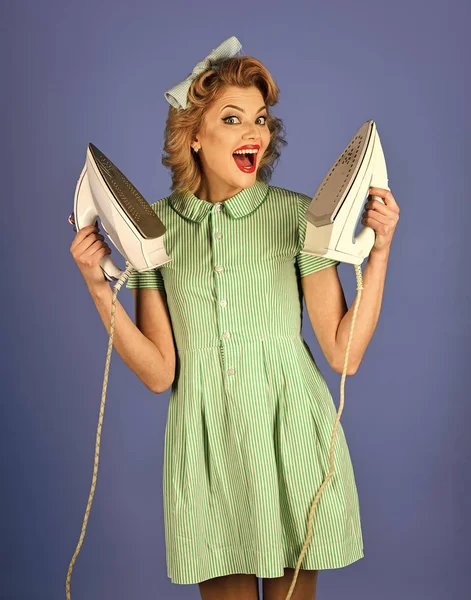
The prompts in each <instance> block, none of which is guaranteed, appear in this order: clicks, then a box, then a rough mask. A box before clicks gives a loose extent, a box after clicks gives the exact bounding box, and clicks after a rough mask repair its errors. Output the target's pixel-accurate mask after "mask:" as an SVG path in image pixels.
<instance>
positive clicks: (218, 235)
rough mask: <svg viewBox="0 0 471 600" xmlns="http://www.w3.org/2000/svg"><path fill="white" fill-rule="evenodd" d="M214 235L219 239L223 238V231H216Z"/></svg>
mask: <svg viewBox="0 0 471 600" xmlns="http://www.w3.org/2000/svg"><path fill="white" fill-rule="evenodd" d="M214 237H215V238H216V239H217V240H220V239H221V238H222V233H221V232H220V231H216V233H215V234H214Z"/></svg>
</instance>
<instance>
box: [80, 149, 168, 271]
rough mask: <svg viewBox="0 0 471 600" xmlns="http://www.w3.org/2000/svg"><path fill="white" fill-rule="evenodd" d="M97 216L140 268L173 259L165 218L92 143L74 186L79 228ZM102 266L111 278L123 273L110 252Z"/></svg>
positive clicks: (122, 250)
mask: <svg viewBox="0 0 471 600" xmlns="http://www.w3.org/2000/svg"><path fill="white" fill-rule="evenodd" d="M97 217H100V220H101V224H102V226H103V229H104V231H105V233H106V235H107V236H108V238H109V239H110V240H111V242H112V243H113V245H114V246H115V247H116V249H117V250H118V251H119V252H120V254H121V255H122V256H124V257H125V258H126V259H127V260H128V262H129V263H130V264H131V266H132V267H133V268H134V269H136V270H137V271H139V272H143V271H150V270H152V269H155V268H156V267H159V266H161V265H163V264H165V263H168V262H170V260H171V259H170V257H169V256H167V253H166V251H165V247H164V244H163V237H162V236H163V234H164V233H165V231H166V229H165V226H164V224H163V223H162V221H161V220H160V219H159V217H158V216H157V215H156V214H155V212H154V211H153V210H152V208H151V207H150V206H149V204H148V203H147V202H146V201H145V200H144V198H143V197H142V195H141V194H140V193H139V191H138V190H137V189H136V188H135V187H134V185H133V184H132V183H131V182H130V181H129V179H127V177H125V175H124V174H123V173H122V172H121V171H120V170H119V169H118V168H117V167H116V166H115V165H114V164H113V163H112V162H111V160H110V159H109V158H107V157H106V156H105V155H104V154H103V152H101V151H100V150H99V149H98V148H97V147H96V146H94V145H93V144H91V143H90V144H88V148H87V154H86V160H85V165H84V167H83V170H82V173H81V174H80V178H79V180H78V183H77V186H76V189H75V197H74V220H75V226H76V228H77V231H80V229H82V227H86V226H87V225H93V224H94V223H95V221H96V219H97ZM69 222H70V217H69ZM125 249H126V250H125ZM100 267H101V268H102V270H103V273H104V275H105V277H106V279H108V281H112V280H117V279H119V277H121V275H122V274H123V271H122V270H121V269H119V268H118V267H117V266H116V264H115V263H114V261H113V259H112V258H111V256H110V255H109V254H105V256H103V258H102V259H101V260H100Z"/></svg>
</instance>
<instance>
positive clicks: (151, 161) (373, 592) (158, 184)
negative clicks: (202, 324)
mask: <svg viewBox="0 0 471 600" xmlns="http://www.w3.org/2000/svg"><path fill="white" fill-rule="evenodd" d="M2 13H3V14H2V15H0V17H1V18H0V23H1V26H0V27H1V34H2V35H1V38H2V45H3V46H4V48H3V51H2V53H1V56H2V58H1V61H2V67H3V68H2V72H3V77H2V79H3V81H2V84H3V85H2V94H1V95H0V102H1V114H2V117H3V118H2V138H3V140H4V142H3V144H2V156H1V160H2V171H3V177H2V180H3V181H2V183H3V190H2V215H1V219H2V233H3V235H2V238H1V239H2V247H3V252H2V254H3V268H4V276H3V293H2V295H1V301H2V310H1V313H0V314H1V319H2V322H1V331H2V361H1V369H2V371H1V375H2V392H3V394H2V408H3V413H2V418H1V435H0V440H1V454H0V455H1V457H2V461H1V465H2V473H1V475H2V483H3V493H2V495H1V500H0V508H1V523H0V525H1V536H0V543H1V553H2V554H1V561H0V565H1V567H0V568H1V572H0V586H1V589H0V596H1V597H2V598H6V599H8V600H10V599H11V600H13V599H14V600H20V599H21V600H23V599H25V600H26V599H28V600H29V599H31V598H34V599H35V600H36V599H38V600H40V599H47V600H58V599H62V598H65V597H66V596H65V577H66V573H67V569H68V566H69V563H70V560H71V558H72V555H73V553H74V551H75V548H76V545H77V543H78V539H79V535H80V530H81V526H82V520H83V517H84V511H85V507H86V503H87V499H88V495H89V491H90V485H91V480H92V470H93V458H94V450H95V436H96V428H97V422H98V409H99V405H100V396H101V386H102V378H103V370H104V364H105V356H106V348H107V341H108V336H107V334H106V331H105V329H104V327H103V324H102V322H101V320H100V318H99V315H98V312H97V311H96V309H95V306H94V304H93V302H92V300H91V298H90V296H89V294H88V291H87V288H86V286H85V283H84V281H83V279H82V277H81V275H80V272H79V271H78V268H77V266H76V265H75V263H74V262H73V259H72V257H71V255H70V252H69V247H70V244H71V242H72V239H73V236H74V233H73V230H72V227H71V226H70V225H69V224H68V222H67V216H68V214H69V213H70V212H72V209H73V194H74V190H75V185H76V182H77V179H78V177H79V175H80V172H81V169H82V167H83V164H84V160H85V151H86V146H87V144H88V142H90V141H92V142H93V143H95V144H96V145H98V147H99V148H100V149H102V150H103V151H104V152H105V153H106V154H107V155H108V156H109V157H110V158H111V159H112V160H113V161H114V162H115V163H116V164H117V165H118V166H119V167H120V168H121V169H122V170H123V171H124V172H125V173H126V175H127V176H128V177H129V178H130V179H131V181H133V183H134V184H135V185H136V186H137V188H138V189H139V190H140V191H141V192H142V193H143V195H144V196H145V197H146V199H147V200H148V201H149V202H154V201H155V200H157V199H158V198H161V197H163V196H165V195H167V193H168V191H169V186H170V173H169V171H167V170H166V169H165V168H164V167H163V166H162V165H161V163H160V159H161V149H162V144H163V130H164V124H165V119H166V115H167V110H168V104H167V103H166V101H165V99H164V96H163V94H164V91H165V90H166V89H168V88H170V87H171V86H173V85H174V84H175V83H177V82H178V81H181V80H182V79H183V78H184V77H186V76H187V75H188V73H189V72H190V71H191V69H192V68H193V66H194V65H195V64H196V62H198V61H199V60H202V59H203V58H204V57H205V56H206V55H207V54H208V53H209V52H210V51H211V50H212V49H213V48H215V47H216V46H217V45H218V44H219V43H220V42H222V41H223V40H224V39H225V38H227V37H229V36H230V35H235V36H237V37H238V38H239V40H240V41H241V43H242V47H243V53H244V54H250V55H253V56H255V57H257V58H259V59H260V60H261V61H262V62H264V64H265V65H266V66H267V67H268V69H269V70H270V71H271V72H272V74H273V76H274V78H275V80H276V81H277V83H278V85H279V87H280V89H281V100H280V103H279V105H278V106H276V107H275V108H274V113H275V114H276V115H277V116H279V117H281V118H282V119H283V120H284V122H285V126H286V130H287V139H288V142H289V146H288V147H287V148H285V149H284V151H283V154H282V159H281V161H280V163H279V165H278V167H277V169H276V170H275V174H274V177H273V179H272V181H271V183H272V184H273V185H279V186H282V187H287V188H289V189H295V190H297V191H300V192H304V193H307V194H309V195H313V194H314V193H315V191H316V189H317V187H318V185H319V184H320V182H321V181H322V178H323V177H324V175H325V174H326V172H327V171H328V169H329V168H330V166H331V164H332V163H333V162H334V161H335V160H336V158H337V156H338V155H339V154H340V152H341V151H342V150H343V149H344V147H345V146H346V145H347V143H348V142H349V141H350V139H351V138H352V137H353V135H354V134H355V133H356V131H357V130H358V128H359V127H360V126H361V125H362V124H363V123H364V122H365V121H366V120H367V119H374V120H375V121H376V123H377V126H378V132H379V134H380V137H381V141H382V145H383V149H384V152H385V156H386V160H387V163H388V171H389V178H390V179H389V185H390V187H391V189H392V191H393V193H394V195H395V198H396V200H397V202H398V204H399V206H400V208H401V220H400V222H399V225H398V228H397V231H396V234H395V237H394V241H393V245H392V250H391V256H390V260H389V266H388V272H387V279H386V285H385V290H384V298H383V304H382V312H381V316H380V320H379V323H378V326H377V329H376V332H375V335H374V336H373V339H372V341H371V343H370V345H369V348H368V350H367V352H366V355H365V357H364V360H363V363H362V365H361V367H360V369H359V371H358V373H357V374H356V376H355V377H350V378H348V379H347V381H346V386H345V408H344V412H343V415H342V424H343V427H344V429H345V432H346V435H347V440H348V443H349V448H350V452H351V456H352V461H353V465H354V469H355V475H356V479H357V486H358V492H359V497H360V508H361V518H362V525H363V535H364V546H365V557H364V559H362V560H360V561H358V562H356V563H354V564H353V565H351V566H350V567H349V568H343V569H337V570H330V571H322V572H321V573H320V576H319V584H318V596H319V598H322V600H329V599H332V600H333V599H337V598H345V597H348V598H349V599H350V600H360V599H361V600H379V599H381V600H393V599H394V600H397V598H401V599H402V600H415V599H419V598H427V599H428V600H439V599H440V600H442V599H448V598H464V597H465V596H466V595H467V594H468V593H469V589H470V587H471V576H470V573H471V569H470V564H469V557H470V552H471V548H470V543H469V540H470V537H471V527H470V518H469V506H470V502H469V498H470V494H471V476H470V471H471V467H470V454H471V453H470V442H469V419H470V417H471V409H470V394H469V387H468V386H469V384H468V377H467V376H468V374H469V359H466V357H467V356H468V357H469V354H470V352H469V341H470V330H471V328H470V316H469V314H470V312H469V299H470V293H469V283H468V284H467V283H466V282H465V281H464V279H463V274H464V273H465V272H466V267H465V266H464V267H463V265H465V264H466V263H467V256H468V253H469V248H468V246H467V245H466V243H467V237H466V234H467V231H466V229H467V226H468V223H469V219H470V216H471V215H470V208H469V183H470V176H469V172H470V171H469V164H470V158H471V156H470V149H469V148H470V134H469V132H470V124H471V123H470V116H469V115H470V113H469V98H470V80H469V64H470V42H469V31H468V28H469V23H470V16H471V15H470V10H469V3H467V2H465V1H464V0H463V1H461V2H458V1H457V0H455V1H449V0H448V1H445V0H444V1H442V2H430V1H427V2H426V1H425V0H423V1H417V0H413V1H411V0H409V1H407V2H404V1H402V0H401V1H397V0H396V1H395V2H385V1H378V0H357V1H356V2H347V0H344V1H343V2H340V1H334V2H332V1H329V2H327V1H325V2H322V3H321V2H289V3H278V2H272V3H269V2H262V1H260V0H258V1H257V2H251V3H247V2H243V3H239V2H236V3H222V2H220V1H218V0H213V1H208V0H205V1H199V2H191V1H189V0H186V1H185V2H182V1H180V2H168V3H165V4H162V3H159V2H156V1H152V2H151V1H139V0H136V1H134V2H124V1H118V2H117V1H116V0H107V1H106V2H96V1H91V0H81V1H80V2H63V1H59V0H55V1H51V0H50V1H48V2H33V1H29V2H26V1H24V0H23V1H18V0H16V1H15V2H9V3H8V7H7V6H6V5H5V4H3V9H2ZM113 256H114V257H115V259H116V260H117V262H118V263H119V264H120V265H121V266H123V265H124V262H123V261H122V260H121V257H120V256H119V255H118V253H117V251H116V249H114V248H113ZM365 266H366V262H365V263H363V269H364V268H365ZM339 275H340V278H341V280H342V284H343V287H344V290H345V295H346V298H347V302H348V305H349V306H350V305H351V303H352V301H353V300H354V298H355V294H356V290H355V285H356V283H355V274H354V269H353V267H352V266H351V265H345V264H342V265H340V266H339ZM119 300H120V302H121V303H122V304H123V305H124V307H125V308H126V310H127V311H128V314H130V315H132V316H134V305H133V299H132V294H131V293H130V291H129V290H124V288H123V289H122V290H121V292H120V295H119ZM303 334H304V336H305V338H306V340H307V341H308V343H309V345H310V346H311V348H312V351H313V353H314V355H315V356H316V359H317V361H318V364H319V367H320V368H321V370H322V372H323V373H324V376H325V378H326V380H327V382H328V385H329V387H330V389H331V391H332V395H333V397H334V401H335V404H336V406H337V407H338V405H339V388H340V376H339V375H338V374H336V373H335V372H334V371H333V370H331V369H330V368H329V366H328V365H327V363H326V361H325V359H324V356H323V355H322V353H321V351H320V348H319V345H318V343H317V341H316V338H315V336H314V333H313V331H312V328H311V325H310V323H309V320H308V318H307V317H306V318H305V320H304V326H303ZM168 400H169V392H167V393H165V394H162V395H154V394H152V393H151V392H149V391H148V390H147V389H146V388H145V387H144V385H143V384H142V383H141V382H140V381H139V380H138V379H137V377H135V376H134V374H133V373H132V372H131V371H130V369H128V368H127V366H126V365H125V364H124V363H123V361H122V360H121V359H120V357H119V355H118V354H117V353H116V351H114V352H113V355H112V362H111V370H110V379H109V384H108V395H107V404H106V409H105V419H104V425H103V431H102V438H101V455H100V468H99V473H98V485H97V488H96V492H95V497H94V501H93V506H92V511H91V515H90V519H89V522H88V527H87V532H86V536H85V540H84V544H83V546H82V549H81V551H80V554H79V556H78V559H77V562H76V564H75V567H74V571H73V574H72V599H73V600H79V599H81V598H87V600H98V599H100V600H103V599H106V600H108V599H110V598H113V600H121V599H122V600H124V599H126V600H127V599H129V598H144V597H145V598H172V599H179V598H188V599H189V598H199V593H198V588H197V586H196V585H193V586H183V585H172V583H171V582H170V580H169V579H168V578H167V573H166V563H165V544H164V522H163V506H162V464H163V463H162V461H163V441H164V431H165V422H166V416H167V407H168Z"/></svg>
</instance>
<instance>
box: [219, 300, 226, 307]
mask: <svg viewBox="0 0 471 600" xmlns="http://www.w3.org/2000/svg"><path fill="white" fill-rule="evenodd" d="M219 305H220V306H222V307H223V308H224V307H225V306H227V301H226V300H221V302H219Z"/></svg>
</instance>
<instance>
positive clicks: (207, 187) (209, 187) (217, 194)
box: [195, 178, 244, 204]
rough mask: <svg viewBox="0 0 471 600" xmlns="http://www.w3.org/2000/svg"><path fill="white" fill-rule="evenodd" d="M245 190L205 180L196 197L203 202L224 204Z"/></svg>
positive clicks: (220, 182) (222, 182)
mask: <svg viewBox="0 0 471 600" xmlns="http://www.w3.org/2000/svg"><path fill="white" fill-rule="evenodd" d="M243 189H244V188H241V187H234V186H232V185H229V184H227V183H226V182H225V181H208V180H207V179H206V178H204V179H203V180H202V182H201V185H200V187H199V189H198V190H197V192H196V193H195V196H197V197H198V198H200V199H201V200H206V201H208V202H211V203H212V204H215V203H216V202H224V200H227V199H228V198H232V196H235V195H236V194H238V193H239V192H241V191H242V190H243Z"/></svg>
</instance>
